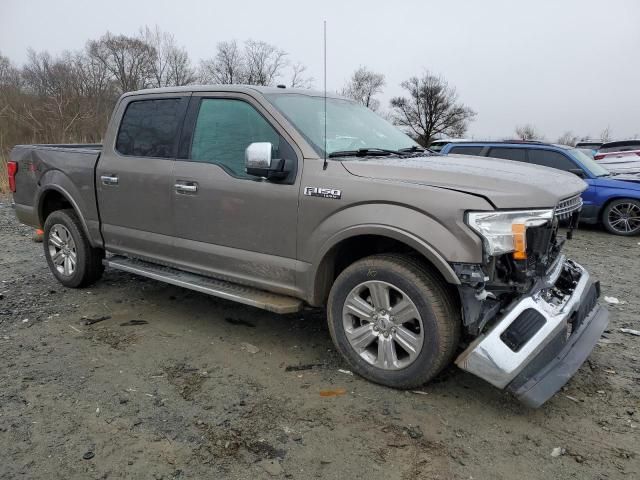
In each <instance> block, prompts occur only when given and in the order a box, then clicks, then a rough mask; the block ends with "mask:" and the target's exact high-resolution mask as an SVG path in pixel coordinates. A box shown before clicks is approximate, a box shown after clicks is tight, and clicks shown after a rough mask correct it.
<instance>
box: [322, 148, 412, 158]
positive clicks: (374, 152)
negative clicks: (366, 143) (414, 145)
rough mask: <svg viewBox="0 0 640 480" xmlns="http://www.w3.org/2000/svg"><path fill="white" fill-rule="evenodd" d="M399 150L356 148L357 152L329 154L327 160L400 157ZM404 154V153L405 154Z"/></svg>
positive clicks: (342, 151) (400, 152) (348, 151)
mask: <svg viewBox="0 0 640 480" xmlns="http://www.w3.org/2000/svg"><path fill="white" fill-rule="evenodd" d="M402 153H403V152H402V151H401V150H389V149H387V148H377V147H372V148H358V149H357V150H340V151H338V152H331V153H330V154H329V158H335V157H366V156H367V155H402ZM405 153H406V152H405Z"/></svg>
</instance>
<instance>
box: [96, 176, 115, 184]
mask: <svg viewBox="0 0 640 480" xmlns="http://www.w3.org/2000/svg"><path fill="white" fill-rule="evenodd" d="M100 180H102V184H103V185H117V184H118V176H117V175H102V176H100Z"/></svg>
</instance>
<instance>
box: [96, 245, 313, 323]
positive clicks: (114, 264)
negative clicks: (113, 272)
mask: <svg viewBox="0 0 640 480" xmlns="http://www.w3.org/2000/svg"><path fill="white" fill-rule="evenodd" d="M103 263H104V265H105V266H107V267H111V268H115V269H117V270H122V271H124V272H129V273H135V274H136V275H141V276H143V277H148V278H152V279H154V280H158V281H160V282H165V283H170V284H171V285H177V286H178V287H184V288H188V289H190V290H195V291H197V292H202V293H206V294H209V295H212V296H214V297H220V298H224V299H226V300H232V301H234V302H238V303H243V304H245V305H251V306H252V307H258V308H262V309H264V310H268V311H270V312H274V313H295V312H299V311H300V310H302V300H298V299H297V298H293V297H288V296H286V295H278V294H276V293H270V292H266V291H264V290H259V289H257V288H252V287H246V286H244V285H238V284H235V283H231V282H225V281H222V280H216V279H214V278H210V277H205V276H203V275H198V274H195V273H189V272H185V271H182V270H178V269H175V268H171V267H165V266H162V265H157V264H155V263H150V262H145V261H142V260H137V259H133V258H128V257H123V256H119V255H116V256H112V257H109V258H107V259H105V260H104V261H103Z"/></svg>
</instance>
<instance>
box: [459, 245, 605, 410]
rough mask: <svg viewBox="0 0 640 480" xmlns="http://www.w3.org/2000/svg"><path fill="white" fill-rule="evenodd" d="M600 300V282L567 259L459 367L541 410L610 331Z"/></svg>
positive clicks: (467, 353) (474, 346) (479, 341)
mask: <svg viewBox="0 0 640 480" xmlns="http://www.w3.org/2000/svg"><path fill="white" fill-rule="evenodd" d="M599 295H600V285H599V282H594V281H593V280H592V279H591V277H590V276H589V273H588V272H587V271H586V270H585V269H584V268H583V267H582V266H580V265H578V264H577V263H575V262H573V261H571V260H565V259H564V257H563V258H562V259H560V260H559V261H558V262H557V264H556V265H555V266H554V267H553V268H552V269H551V271H550V272H549V273H548V274H547V276H546V278H544V279H542V280H541V281H540V282H539V284H538V287H537V288H536V289H534V292H533V293H531V294H530V295H529V296H526V297H523V298H521V299H519V300H517V301H516V302H515V303H513V304H512V305H511V306H509V307H508V309H507V311H506V312H505V313H503V316H502V318H501V319H500V320H498V321H497V322H496V323H495V324H494V325H493V327H492V328H491V329H490V330H489V331H487V332H486V333H484V334H482V335H480V336H479V337H478V338H477V339H476V340H475V341H474V342H473V343H472V344H471V345H470V346H469V347H468V348H467V349H466V350H465V351H464V352H462V354H461V355H460V356H459V357H458V358H457V360H456V364H457V365H458V366H459V367H460V368H462V369H463V370H466V371H468V372H470V373H473V374H474V375H477V376H478V377H480V378H483V379H484V380H486V381H488V382H489V383H491V384H493V385H495V386H496V387H498V388H501V389H507V390H508V391H510V392H512V393H513V394H514V395H515V396H516V397H517V398H518V399H519V400H520V401H522V402H523V403H524V404H526V405H528V406H530V407H539V406H540V405H542V404H543V403H544V402H546V401H547V400H548V399H549V398H550V397H551V396H552V395H553V394H554V393H556V392H557V391H558V390H559V389H560V388H561V387H562V386H563V385H564V384H565V383H567V381H568V380H569V379H570V378H571V377H572V376H573V374H574V373H575V372H576V371H577V370H578V368H580V365H582V363H583V362H584V361H585V360H586V359H587V357H588V356H589V354H590V353H591V351H592V350H593V348H594V347H595V345H596V343H597V342H598V339H599V338H600V335H601V334H602V332H603V331H604V330H605V328H606V327H607V324H608V317H609V313H608V311H607V310H606V309H605V308H604V307H602V306H600V305H598V303H597V300H598V297H599Z"/></svg>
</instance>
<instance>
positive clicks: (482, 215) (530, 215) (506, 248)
mask: <svg viewBox="0 0 640 480" xmlns="http://www.w3.org/2000/svg"><path fill="white" fill-rule="evenodd" d="M552 219H553V209H552V208H548V209H541V210H515V211H499V210H498V211H492V212H468V213H467V217H466V222H467V225H469V227H471V229H472V230H474V231H475V232H477V233H478V234H479V235H480V236H481V237H482V240H483V243H484V249H485V254H486V255H487V256H496V255H501V254H503V253H511V252H513V258H514V259H516V260H524V259H526V258H527V227H538V226H540V225H544V224H545V223H547V222H548V221H550V220H552Z"/></svg>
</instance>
